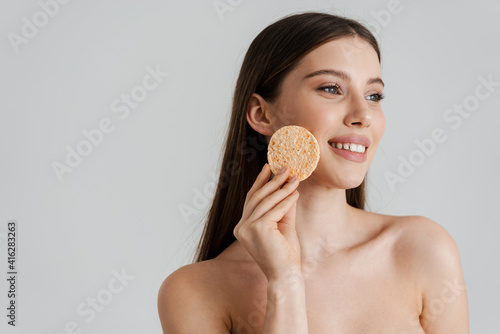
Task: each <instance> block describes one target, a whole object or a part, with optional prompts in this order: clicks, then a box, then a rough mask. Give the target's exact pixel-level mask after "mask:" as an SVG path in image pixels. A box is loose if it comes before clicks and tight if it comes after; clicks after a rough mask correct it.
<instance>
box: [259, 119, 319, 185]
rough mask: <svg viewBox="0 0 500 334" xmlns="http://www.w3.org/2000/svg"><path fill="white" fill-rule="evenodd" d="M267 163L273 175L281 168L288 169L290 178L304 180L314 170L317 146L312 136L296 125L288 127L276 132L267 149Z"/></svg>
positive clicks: (316, 163) (317, 151) (316, 162)
mask: <svg viewBox="0 0 500 334" xmlns="http://www.w3.org/2000/svg"><path fill="white" fill-rule="evenodd" d="M267 161H268V162H269V166H270V167H271V171H272V172H273V174H275V175H276V174H278V172H279V171H280V170H281V168H282V167H283V166H285V165H286V166H288V167H289V168H290V176H289V178H291V176H292V175H295V176H297V178H298V179H299V181H302V180H305V179H307V178H308V177H309V175H311V174H312V172H313V171H314V170H315V169H316V166H317V165H318V161H319V145H318V141H317V140H316V138H314V135H313V134H312V133H311V132H309V131H308V130H307V129H305V128H303V127H301V126H298V125H288V126H284V127H282V128H280V129H279V130H277V131H276V132H275V133H274V134H273V135H272V137H271V140H270V141H269V145H268V148H267Z"/></svg>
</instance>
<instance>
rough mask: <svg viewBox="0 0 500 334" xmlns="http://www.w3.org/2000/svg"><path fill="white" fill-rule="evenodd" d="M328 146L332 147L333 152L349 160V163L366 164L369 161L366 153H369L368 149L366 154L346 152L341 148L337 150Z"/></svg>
mask: <svg viewBox="0 0 500 334" xmlns="http://www.w3.org/2000/svg"><path fill="white" fill-rule="evenodd" d="M328 146H329V147H330V149H331V150H333V152H335V153H337V154H338V155H340V156H341V157H342V158H344V159H347V160H349V161H353V162H365V161H366V159H367V155H366V152H368V149H366V150H365V152H364V153H357V152H351V151H346V150H343V149H341V148H336V147H333V146H332V145H330V144H328Z"/></svg>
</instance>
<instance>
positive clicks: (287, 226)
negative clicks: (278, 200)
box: [278, 193, 300, 254]
mask: <svg viewBox="0 0 500 334" xmlns="http://www.w3.org/2000/svg"><path fill="white" fill-rule="evenodd" d="M299 197H300V193H299ZM296 213H297V201H294V202H293V204H292V206H291V208H290V210H288V211H287V212H286V213H285V215H284V216H283V218H281V220H280V221H279V222H278V230H279V231H280V232H281V234H283V236H284V237H285V239H287V240H288V242H290V244H291V245H292V247H293V248H294V249H295V251H296V252H297V254H300V243H299V238H298V237H297V230H296V229H295V216H296Z"/></svg>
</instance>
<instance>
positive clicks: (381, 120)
mask: <svg viewBox="0 0 500 334" xmlns="http://www.w3.org/2000/svg"><path fill="white" fill-rule="evenodd" d="M376 124H377V126H376V132H377V133H376V136H377V137H378V138H379V140H380V138H382V136H383V135H384V132H385V115H384V113H383V112H382V111H381V112H380V113H379V114H378V117H377V119H376Z"/></svg>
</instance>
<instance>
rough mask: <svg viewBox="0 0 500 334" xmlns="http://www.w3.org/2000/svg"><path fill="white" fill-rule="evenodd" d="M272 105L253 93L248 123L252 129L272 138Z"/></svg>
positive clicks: (248, 108)
mask: <svg viewBox="0 0 500 334" xmlns="http://www.w3.org/2000/svg"><path fill="white" fill-rule="evenodd" d="M270 115H271V114H270V105H269V103H268V102H267V101H266V100H264V99H263V98H262V96H260V95H259V94H257V93H253V94H252V97H250V102H249V103H248V107H247V122H248V124H250V126H251V127H252V129H254V130H255V131H257V132H258V133H260V134H263V135H264V136H266V137H267V136H272V135H273V133H274V130H273V128H272V126H271V118H270Z"/></svg>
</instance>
